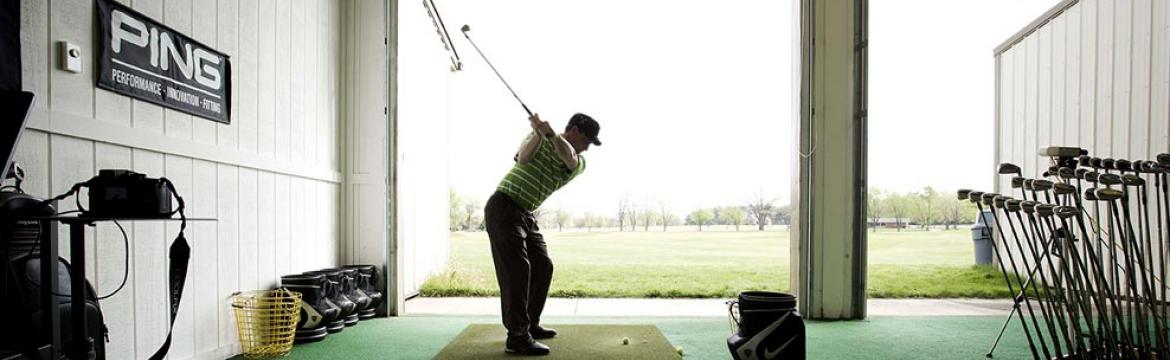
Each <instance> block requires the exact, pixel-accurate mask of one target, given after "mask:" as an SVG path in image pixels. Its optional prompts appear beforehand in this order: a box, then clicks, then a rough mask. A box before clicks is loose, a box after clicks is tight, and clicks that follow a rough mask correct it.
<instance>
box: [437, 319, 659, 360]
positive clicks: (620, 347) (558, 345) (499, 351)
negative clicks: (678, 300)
mask: <svg viewBox="0 0 1170 360" xmlns="http://www.w3.org/2000/svg"><path fill="white" fill-rule="evenodd" d="M548 327H550V328H553V329H556V330H557V337H555V338H552V339H546V340H540V342H542V343H544V344H545V345H548V347H550V348H552V353H551V354H549V356H544V357H541V358H543V359H629V360H641V359H681V358H682V356H679V354H678V352H677V351H676V350H675V349H674V346H671V345H670V341H669V340H666V337H665V336H663V335H662V333H661V332H659V331H658V327H656V326H654V325H548ZM504 336H505V332H504V328H503V326H501V325H499V324H471V325H468V326H467V328H464V329H463V332H461V333H459V336H456V337H455V339H454V340H451V342H450V343H447V347H444V348H443V350H442V351H440V352H439V355H436V356H435V359H436V360H458V359H511V360H515V359H516V356H514V355H508V354H507V353H505V352H504ZM623 338H629V339H630V341H629V344H628V345H626V344H623V343H622V340H623Z"/></svg>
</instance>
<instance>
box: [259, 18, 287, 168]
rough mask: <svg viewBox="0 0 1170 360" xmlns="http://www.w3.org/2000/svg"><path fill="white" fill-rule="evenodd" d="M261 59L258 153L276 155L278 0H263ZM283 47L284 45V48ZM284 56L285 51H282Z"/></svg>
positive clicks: (269, 155) (260, 40)
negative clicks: (276, 1) (275, 0)
mask: <svg viewBox="0 0 1170 360" xmlns="http://www.w3.org/2000/svg"><path fill="white" fill-rule="evenodd" d="M259 6H260V11H259V14H260V24H259V29H258V31H259V34H260V38H259V42H258V44H259V46H260V49H259V54H258V56H259V59H258V60H257V63H258V64H257V71H258V72H259V80H258V81H259V84H257V89H258V92H259V96H258V98H257V102H256V104H257V107H258V112H257V116H258V117H259V127H258V128H257V141H259V142H258V143H257V146H256V149H257V152H258V153H259V154H260V156H262V157H266V158H267V157H275V156H276V119H275V112H276V109H275V106H276V58H277V57H278V56H277V51H276V49H277V47H276V16H274V15H275V14H276V3H275V2H274V0H261V1H260V5H259ZM281 49H282V50H283V47H282V48H281ZM281 55H284V52H283V51H282V52H281Z"/></svg>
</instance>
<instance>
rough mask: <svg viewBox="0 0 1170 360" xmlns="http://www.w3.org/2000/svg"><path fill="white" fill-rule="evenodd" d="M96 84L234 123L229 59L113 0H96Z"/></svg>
mask: <svg viewBox="0 0 1170 360" xmlns="http://www.w3.org/2000/svg"><path fill="white" fill-rule="evenodd" d="M97 5H98V6H97V11H98V14H97V15H98V16H97V17H98V22H99V23H100V24H101V41H100V43H101V45H100V46H99V47H98V48H99V49H98V74H99V75H98V82H97V86H98V87H99V88H102V89H106V90H110V91H113V92H116V93H119V94H122V95H126V96H129V97H132V98H135V99H140V100H143V101H149V102H151V103H155V104H158V105H161V106H164V107H168V108H171V109H175V110H178V111H182V112H185V113H188V114H191V115H195V116H199V117H203V118H207V119H210V120H213V121H217V122H221V123H224V124H230V123H231V98H232V97H231V94H232V92H231V88H232V86H231V70H232V67H231V60H230V59H229V58H228V56H227V55H224V54H223V53H220V52H219V51H215V50H214V49H212V48H210V47H208V46H207V45H203V44H201V43H199V42H198V41H195V40H194V39H191V38H189V37H187V36H185V35H183V34H180V33H179V32H178V31H175V30H174V29H171V28H169V27H167V26H165V25H162V24H160V23H158V22H156V21H154V20H152V19H150V18H149V17H146V16H145V15H142V14H141V13H139V12H137V11H134V10H132V9H130V8H127V7H126V6H124V5H122V4H119V3H117V2H114V1H112V0H97Z"/></svg>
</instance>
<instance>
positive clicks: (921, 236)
mask: <svg viewBox="0 0 1170 360" xmlns="http://www.w3.org/2000/svg"><path fill="white" fill-rule="evenodd" d="M544 234H545V238H546V241H548V246H549V253H550V254H551V256H552V259H553V264H554V267H555V270H554V271H553V281H552V288H551V290H550V296H553V297H670V298H725V297H731V296H734V295H735V294H737V293H738V292H739V291H741V290H746V289H765V290H780V291H784V290H787V289H788V275H789V274H788V271H789V269H788V258H789V248H788V231H786V230H781V229H776V230H772V229H769V230H768V231H757V230H756V229H754V228H751V227H741V231H738V232H736V231H734V230H727V229H718V228H717V229H705V231H702V232H699V231H695V230H694V228H693V227H689V228H679V229H671V231H667V232H662V231H661V228H659V231H650V232H642V231H638V232H617V231H604V232H603V231H594V232H584V231H565V232H557V231H555V230H551V231H550V230H545V231H544ZM970 234H971V233H970V231H969V230H966V229H962V230H948V231H921V230H904V231H901V232H897V231H893V230H885V229H883V230H879V231H877V232H870V233H869V259H868V261H869V283H868V284H869V294H870V296H871V297H878V298H903V297H922V298H950V297H971V298H996V297H1003V298H1007V297H1010V295H1009V294H1008V291H1007V289H1006V288H1005V287H1004V286H1003V278H1002V275H1000V273H999V272H998V271H997V270H995V269H994V268H992V267H987V266H975V265H972V264H974V254H973V246H972V244H971V238H970V236H971V235H970ZM420 294H421V295H422V296H436V297H437V296H498V294H499V290H498V288H497V285H496V279H495V273H494V270H493V267H492V258H491V249H490V247H489V244H488V239H487V234H486V233H484V232H454V233H451V261H450V265H449V267H448V270H447V271H445V272H443V273H441V274H438V275H436V276H433V277H431V278H430V279H429V280H427V281H426V282H425V283H424V284H423V285H422V287H421V289H420Z"/></svg>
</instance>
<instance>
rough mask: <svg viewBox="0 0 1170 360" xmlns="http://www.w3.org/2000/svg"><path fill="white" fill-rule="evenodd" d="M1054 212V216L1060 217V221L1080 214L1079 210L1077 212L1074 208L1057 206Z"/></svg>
mask: <svg viewBox="0 0 1170 360" xmlns="http://www.w3.org/2000/svg"><path fill="white" fill-rule="evenodd" d="M1055 211H1056V216H1057V217H1060V218H1061V219H1068V218H1070V217H1073V216H1077V214H1079V213H1080V210H1078V209H1077V208H1076V207H1075V206H1057V207H1056V210H1055Z"/></svg>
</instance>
